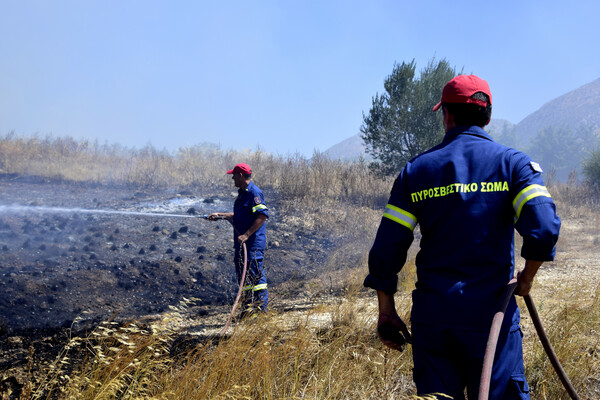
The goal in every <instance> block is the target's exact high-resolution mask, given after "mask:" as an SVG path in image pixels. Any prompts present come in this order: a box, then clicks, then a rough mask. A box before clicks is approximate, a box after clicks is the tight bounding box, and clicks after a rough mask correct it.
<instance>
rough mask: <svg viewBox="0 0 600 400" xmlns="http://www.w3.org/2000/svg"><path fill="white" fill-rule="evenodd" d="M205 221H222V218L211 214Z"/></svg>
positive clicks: (216, 214) (217, 214)
mask: <svg viewBox="0 0 600 400" xmlns="http://www.w3.org/2000/svg"><path fill="white" fill-rule="evenodd" d="M207 219H208V220H209V221H216V220H219V219H223V217H222V216H221V215H220V214H219V213H212V214H209V215H208V217H207Z"/></svg>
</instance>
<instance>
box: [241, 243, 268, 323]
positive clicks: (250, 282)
mask: <svg viewBox="0 0 600 400" xmlns="http://www.w3.org/2000/svg"><path fill="white" fill-rule="evenodd" d="M263 261H264V251H263V250H250V251H248V265H247V267H246V280H245V281H244V286H243V288H242V290H243V292H242V302H243V304H244V306H245V308H246V309H248V310H260V311H263V312H264V311H267V307H268V305H269V291H268V289H267V276H266V274H265V268H264V264H263ZM243 263H244V259H243V256H241V257H240V255H239V253H238V252H236V256H235V265H236V275H237V280H238V284H239V283H240V282H241V280H242V272H243V269H244V265H243Z"/></svg>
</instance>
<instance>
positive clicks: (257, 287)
mask: <svg viewBox="0 0 600 400" xmlns="http://www.w3.org/2000/svg"><path fill="white" fill-rule="evenodd" d="M266 288H267V284H266V283H261V284H260V285H256V286H254V287H253V288H252V291H253V292H257V291H259V290H265V289H266Z"/></svg>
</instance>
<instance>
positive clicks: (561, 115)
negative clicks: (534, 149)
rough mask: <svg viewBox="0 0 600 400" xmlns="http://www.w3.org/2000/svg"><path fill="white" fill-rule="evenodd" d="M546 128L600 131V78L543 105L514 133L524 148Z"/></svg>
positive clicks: (517, 126) (519, 124) (518, 126)
mask: <svg viewBox="0 0 600 400" xmlns="http://www.w3.org/2000/svg"><path fill="white" fill-rule="evenodd" d="M547 127H553V128H557V129H559V128H563V127H565V128H566V127H570V128H572V129H575V130H576V129H578V128H580V127H587V128H590V129H591V130H592V131H598V130H600V78H599V79H596V80H595V81H593V82H591V83H588V84H587V85H583V86H581V87H579V88H577V89H575V90H573V91H571V92H569V93H567V94H564V95H562V96H560V97H557V98H556V99H554V100H551V101H549V102H548V103H546V104H544V105H543V106H542V107H541V108H540V109H539V110H537V111H535V112H534V113H532V114H529V115H528V116H527V117H525V118H524V119H523V120H522V121H521V122H519V123H518V124H517V125H516V127H515V131H514V135H515V136H516V137H517V138H519V141H520V143H519V145H520V146H522V147H526V146H528V145H529V144H530V143H531V140H532V139H533V138H534V137H535V136H536V135H537V134H538V132H539V131H541V130H543V129H544V128H547Z"/></svg>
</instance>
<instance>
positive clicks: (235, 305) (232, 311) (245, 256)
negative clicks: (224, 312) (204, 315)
mask: <svg viewBox="0 0 600 400" xmlns="http://www.w3.org/2000/svg"><path fill="white" fill-rule="evenodd" d="M229 222H230V223H231V226H233V222H232V221H229ZM233 230H234V231H235V233H236V235H239V232H238V231H237V230H236V229H235V227H234V228H233ZM242 249H243V253H244V267H243V268H242V276H241V279H240V287H239V288H238V292H237V296H235V301H234V302H233V307H232V308H231V313H230V314H229V318H227V323H226V324H225V326H224V327H223V330H221V333H220V334H219V336H220V337H223V335H225V333H226V332H227V329H228V328H229V325H230V324H231V321H232V319H233V316H234V315H235V310H236V309H237V306H238V303H239V301H240V297H241V296H242V291H243V289H244V282H245V281H246V269H247V267H248V250H247V248H246V243H242Z"/></svg>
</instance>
